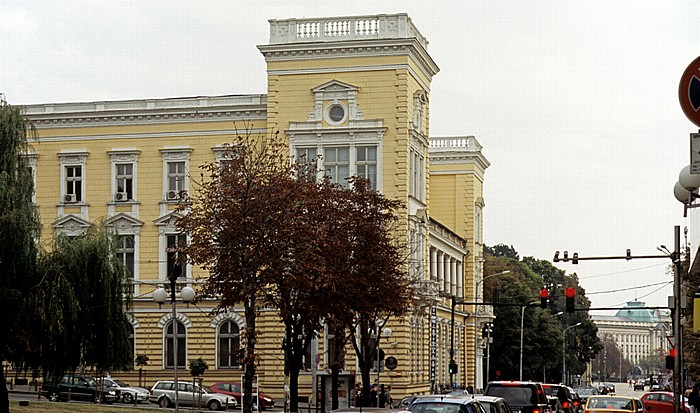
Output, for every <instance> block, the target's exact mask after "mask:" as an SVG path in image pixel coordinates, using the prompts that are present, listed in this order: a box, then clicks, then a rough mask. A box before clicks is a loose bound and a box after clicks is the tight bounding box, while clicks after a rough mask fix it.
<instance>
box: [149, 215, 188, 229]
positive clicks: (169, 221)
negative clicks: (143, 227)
mask: <svg viewBox="0 0 700 413" xmlns="http://www.w3.org/2000/svg"><path fill="white" fill-rule="evenodd" d="M182 217H183V215H182V214H180V213H178V212H171V213H169V214H167V215H163V216H162V217H160V218H158V219H156V220H154V221H153V223H154V224H155V225H156V226H157V227H158V232H159V233H161V234H162V233H166V232H178V231H179V230H178V228H177V221H178V220H179V219H180V218H182Z"/></svg>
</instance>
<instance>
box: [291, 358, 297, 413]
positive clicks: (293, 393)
mask: <svg viewBox="0 0 700 413" xmlns="http://www.w3.org/2000/svg"><path fill="white" fill-rule="evenodd" d="M289 411H290V412H292V413H295V412H298V411H299V368H298V367H297V368H296V369H295V368H290V369H289Z"/></svg>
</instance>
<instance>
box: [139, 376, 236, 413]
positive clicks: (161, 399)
mask: <svg viewBox="0 0 700 413" xmlns="http://www.w3.org/2000/svg"><path fill="white" fill-rule="evenodd" d="M177 384H178V386H177V388H178V395H177V399H178V404H179V405H182V406H193V407H194V406H195V405H196V404H197V403H199V402H201V405H202V407H204V406H206V408H208V409H209V410H228V409H235V408H236V407H237V406H238V403H236V399H235V398H234V397H233V396H227V395H225V394H220V393H213V392H210V391H208V390H206V389H202V388H200V387H199V386H195V385H194V384H192V383H188V382H186V381H178V383H177ZM149 400H150V401H151V403H156V404H158V406H160V407H172V406H175V382H173V381H172V380H161V381H159V382H156V384H154V385H153V387H152V388H151V397H150V398H149Z"/></svg>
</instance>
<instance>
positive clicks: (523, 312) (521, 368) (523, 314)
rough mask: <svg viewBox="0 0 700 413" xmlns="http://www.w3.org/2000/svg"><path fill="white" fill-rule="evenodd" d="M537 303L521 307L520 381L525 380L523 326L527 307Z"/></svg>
mask: <svg viewBox="0 0 700 413" xmlns="http://www.w3.org/2000/svg"><path fill="white" fill-rule="evenodd" d="M535 304H538V303H537V301H533V302H531V303H529V304H527V305H524V306H522V307H520V381H522V380H523V327H524V324H525V309H526V308H528V307H530V306H533V305H535Z"/></svg>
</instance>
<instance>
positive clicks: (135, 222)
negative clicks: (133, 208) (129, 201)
mask: <svg viewBox="0 0 700 413" xmlns="http://www.w3.org/2000/svg"><path fill="white" fill-rule="evenodd" d="M105 226H108V227H114V228H115V229H116V230H117V234H133V233H137V232H139V231H140V229H141V227H142V226H143V221H141V220H139V219H136V218H134V217H132V216H131V215H129V214H126V213H124V212H120V213H118V214H116V215H114V216H112V217H109V219H107V220H105Z"/></svg>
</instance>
